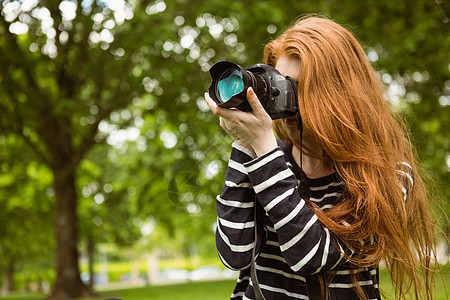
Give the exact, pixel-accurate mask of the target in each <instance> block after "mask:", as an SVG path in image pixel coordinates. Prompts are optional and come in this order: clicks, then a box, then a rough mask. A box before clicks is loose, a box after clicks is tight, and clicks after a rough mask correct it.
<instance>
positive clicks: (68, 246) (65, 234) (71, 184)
mask: <svg viewBox="0 0 450 300" xmlns="http://www.w3.org/2000/svg"><path fill="white" fill-rule="evenodd" d="M74 173H75V172H74V171H67V170H64V169H62V170H58V169H56V170H55V169H54V170H53V176H54V178H53V188H54V190H55V197H56V206H55V210H56V211H55V212H56V216H55V231H56V279H55V283H54V285H53V290H52V292H51V294H50V295H49V296H48V298H47V299H52V300H53V299H58V300H62V299H71V298H82V297H89V296H91V297H92V296H93V293H92V291H91V290H90V289H89V288H88V287H87V286H86V285H85V284H84V283H83V282H82V281H81V278H80V270H79V267H78V248H77V241H78V225H77V224H78V223H77V211H76V210H77V193H76V188H75V174H74Z"/></svg>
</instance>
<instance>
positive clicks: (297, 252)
mask: <svg viewBox="0 0 450 300" xmlns="http://www.w3.org/2000/svg"><path fill="white" fill-rule="evenodd" d="M244 166H245V172H246V173H247V174H248V178H249V180H250V183H251V185H252V186H253V190H254V191H255V193H256V196H257V199H258V201H259V202H260V204H261V205H262V206H263V207H264V209H265V211H266V213H267V214H268V216H269V218H270V219H271V221H272V223H273V224H274V229H275V231H276V232H277V236H278V240H279V243H280V249H281V252H282V254H283V257H284V258H285V260H286V262H287V263H288V265H289V266H290V268H291V269H292V270H293V271H294V272H296V273H298V274H300V275H308V274H314V273H317V272H320V271H325V270H331V269H333V268H334V267H336V266H337V265H338V264H339V262H341V261H342V259H343V252H344V251H345V252H346V253H348V254H351V253H349V252H348V251H349V249H348V248H346V247H344V245H343V243H342V242H340V241H339V239H338V238H337V237H336V236H335V235H334V234H333V233H332V232H330V231H329V230H328V229H327V228H325V227H323V226H322V225H321V223H320V222H319V221H318V219H317V216H316V215H315V214H314V212H313V211H312V210H311V209H310V208H309V207H308V206H307V205H306V203H305V200H304V199H302V198H301V197H300V195H299V193H298V192H297V189H298V181H297V178H296V177H295V175H294V173H293V172H292V171H291V169H289V167H288V166H287V164H286V160H285V158H284V153H283V151H282V150H281V148H280V147H278V148H275V149H274V150H272V151H271V152H269V153H266V154H265V155H263V156H260V157H258V158H256V159H254V160H251V161H248V162H246V163H244Z"/></svg>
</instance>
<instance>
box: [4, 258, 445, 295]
mask: <svg viewBox="0 0 450 300" xmlns="http://www.w3.org/2000/svg"><path fill="white" fill-rule="evenodd" d="M442 270H443V272H442V278H441V276H440V275H439V274H437V276H436V287H435V291H436V298H435V299H436V300H446V299H449V298H448V296H447V293H450V288H449V290H448V291H446V287H450V265H449V264H447V265H446V266H443V267H442ZM234 284H235V280H234V279H233V280H223V281H206V282H191V283H188V284H175V285H164V286H149V287H142V288H132V289H122V290H113V291H104V292H100V293H99V297H98V298H91V299H89V300H103V299H106V298H119V299H123V300H145V299H152V300H160V299H161V300H162V299H164V300H179V299H182V300H193V299H196V300H197V299H205V300H206V299H207V300H216V299H217V300H219V299H221V300H222V299H229V297H230V295H231V292H232V291H233V288H234ZM380 286H381V289H382V290H383V291H384V293H385V296H386V297H387V298H385V299H393V298H392V295H393V294H394V290H393V288H392V285H391V283H390V279H389V274H388V272H387V271H386V270H381V272H380ZM449 296H450V294H449ZM44 298H45V295H42V294H40V295H36V294H34V295H30V296H15V297H6V298H0V299H1V300H13V299H17V300H18V299H20V300H42V299H44ZM383 299H384V298H383Z"/></svg>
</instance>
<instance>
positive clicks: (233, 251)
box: [216, 141, 380, 299]
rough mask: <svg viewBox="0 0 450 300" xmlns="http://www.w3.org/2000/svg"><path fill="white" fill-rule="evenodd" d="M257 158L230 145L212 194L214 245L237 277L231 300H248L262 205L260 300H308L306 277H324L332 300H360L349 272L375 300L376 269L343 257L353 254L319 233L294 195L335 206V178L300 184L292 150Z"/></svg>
mask: <svg viewBox="0 0 450 300" xmlns="http://www.w3.org/2000/svg"><path fill="white" fill-rule="evenodd" d="M278 143H279V147H277V148H275V149H273V150H272V151H270V152H269V153H266V154H264V155H262V156H260V157H257V158H255V155H254V153H252V152H251V151H249V150H247V149H246V148H243V147H242V146H240V145H239V144H237V143H233V149H232V151H231V157H230V160H229V165H228V171H227V173H226V175H225V185H224V187H223V190H222V194H221V195H220V196H217V213H218V220H217V225H218V226H217V231H216V245H217V249H218V253H219V256H220V259H221V260H222V262H223V264H224V265H225V266H227V267H228V268H230V269H232V270H239V271H240V275H239V279H238V280H237V283H236V287H235V289H234V292H233V294H232V295H231V299H254V292H253V286H252V280H251V277H250V265H251V257H252V248H253V246H254V240H255V238H254V226H255V222H254V209H255V203H256V205H261V206H262V208H263V209H262V208H261V211H262V213H263V214H264V213H265V216H264V215H263V216H262V217H263V220H264V224H263V231H264V233H263V240H262V243H261V246H260V248H259V254H258V255H257V257H256V261H255V265H256V272H257V276H258V281H259V285H260V288H261V290H262V292H263V294H264V296H265V298H266V299H308V291H307V286H306V279H307V278H309V277H311V275H312V274H318V273H323V272H326V271H331V270H332V271H333V272H330V273H331V274H333V279H332V281H331V283H330V284H329V286H328V290H329V292H330V294H331V295H332V299H359V297H358V296H357V295H356V293H355V292H354V289H353V287H354V283H353V281H352V277H351V274H352V273H353V274H356V280H357V281H358V283H359V285H360V286H361V288H362V289H363V291H364V292H365V293H366V296H367V299H380V295H379V291H378V268H358V267H356V266H354V265H351V264H350V263H349V262H347V261H346V260H345V259H344V255H343V252H345V253H347V254H349V255H351V253H352V252H351V250H350V249H348V248H347V247H346V246H345V245H344V243H343V242H342V241H340V240H339V239H338V238H337V236H336V235H334V234H333V233H332V232H330V231H329V230H328V229H327V228H325V227H323V226H322V225H321V223H320V222H319V221H318V219H317V216H316V215H315V214H314V212H313V211H312V210H311V209H310V208H309V207H308V205H306V202H305V200H304V199H302V197H300V194H299V189H300V188H301V185H305V184H306V185H307V186H309V200H310V201H312V202H314V203H315V204H317V205H318V206H319V207H320V209H322V210H326V209H330V208H331V207H333V205H335V204H336V201H337V200H338V198H339V196H340V195H341V194H342V192H343V189H344V183H343V182H342V180H340V178H339V176H337V174H336V173H334V174H331V175H328V176H325V177H322V178H317V179H306V182H303V181H302V184H301V185H300V184H299V180H298V179H300V178H306V176H303V177H301V176H300V174H301V172H302V171H301V170H300V168H299V167H298V165H297V164H296V163H295V161H294V159H293V157H292V154H291V153H292V151H291V150H292V145H291V144H287V143H284V142H282V141H278Z"/></svg>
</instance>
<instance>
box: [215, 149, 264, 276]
mask: <svg viewBox="0 0 450 300" xmlns="http://www.w3.org/2000/svg"><path fill="white" fill-rule="evenodd" d="M255 156H256V155H255V154H254V153H253V152H251V151H250V150H248V149H247V148H245V147H242V146H241V145H239V144H237V143H236V142H235V143H233V148H232V151H231V157H230V160H229V162H228V170H227V173H226V175H225V184H224V186H223V190H222V194H221V195H220V196H217V198H216V200H217V201H216V207H217V215H218V218H217V231H216V245H217V250H218V252H219V256H220V259H221V260H222V262H223V264H224V265H225V266H227V267H228V268H230V269H233V270H242V269H244V268H247V267H248V266H249V265H250V260H251V252H252V248H253V244H254V220H253V219H254V216H253V211H254V207H255V192H254V191H253V188H252V185H251V183H250V181H249V178H248V174H247V171H246V169H245V167H244V163H245V162H249V161H251V160H253V159H254V158H255Z"/></svg>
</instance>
